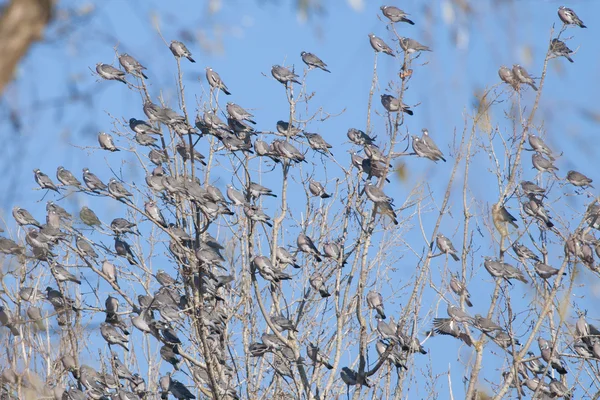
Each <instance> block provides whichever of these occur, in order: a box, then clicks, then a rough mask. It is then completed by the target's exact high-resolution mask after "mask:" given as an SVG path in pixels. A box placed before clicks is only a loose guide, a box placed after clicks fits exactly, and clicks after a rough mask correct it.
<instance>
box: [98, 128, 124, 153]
mask: <svg viewBox="0 0 600 400" xmlns="http://www.w3.org/2000/svg"><path fill="white" fill-rule="evenodd" d="M98 143H99V144H100V147H101V148H102V149H104V150H108V151H112V152H115V151H119V149H117V146H115V142H114V140H113V137H112V136H110V135H109V134H108V133H106V132H100V133H98Z"/></svg>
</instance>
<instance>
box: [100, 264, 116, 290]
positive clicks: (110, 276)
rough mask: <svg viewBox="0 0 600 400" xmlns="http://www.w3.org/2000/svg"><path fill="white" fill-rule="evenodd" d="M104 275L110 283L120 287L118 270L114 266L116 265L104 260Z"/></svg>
mask: <svg viewBox="0 0 600 400" xmlns="http://www.w3.org/2000/svg"><path fill="white" fill-rule="evenodd" d="M102 273H103V274H104V275H106V278H107V280H108V281H109V282H112V283H114V284H115V285H117V286H119V282H118V281H117V268H116V267H115V266H114V264H112V263H111V262H109V261H108V260H104V261H103V262H102Z"/></svg>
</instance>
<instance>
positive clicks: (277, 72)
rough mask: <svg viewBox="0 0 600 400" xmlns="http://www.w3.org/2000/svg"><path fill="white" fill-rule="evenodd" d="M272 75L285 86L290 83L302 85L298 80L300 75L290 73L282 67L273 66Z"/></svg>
mask: <svg viewBox="0 0 600 400" xmlns="http://www.w3.org/2000/svg"><path fill="white" fill-rule="evenodd" d="M271 75H273V78H275V79H276V80H278V81H279V82H281V83H283V84H284V85H287V84H288V83H289V82H294V83H297V84H299V85H301V84H302V83H301V82H300V81H298V80H297V79H296V78H299V76H298V75H296V74H295V73H294V72H292V71H290V70H289V69H288V68H286V67H282V66H280V65H273V67H272V68H271Z"/></svg>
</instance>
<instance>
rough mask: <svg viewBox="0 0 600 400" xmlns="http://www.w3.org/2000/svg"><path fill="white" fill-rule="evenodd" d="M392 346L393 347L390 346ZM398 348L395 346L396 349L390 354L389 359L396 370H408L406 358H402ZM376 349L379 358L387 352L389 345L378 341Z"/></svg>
mask: <svg viewBox="0 0 600 400" xmlns="http://www.w3.org/2000/svg"><path fill="white" fill-rule="evenodd" d="M389 346H391V345H389ZM397 347H398V346H394V348H393V349H392V351H391V352H390V353H389V354H388V356H387V359H388V360H389V361H390V362H391V363H392V364H394V366H395V367H396V368H404V369H405V370H408V367H407V366H406V358H404V357H403V356H402V353H400V351H398V349H397ZM375 349H376V350H377V354H379V357H381V356H382V355H383V354H384V353H385V351H386V350H387V349H388V344H386V343H385V342H383V341H381V340H378V341H377V343H376V344H375Z"/></svg>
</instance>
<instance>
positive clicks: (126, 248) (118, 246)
mask: <svg viewBox="0 0 600 400" xmlns="http://www.w3.org/2000/svg"><path fill="white" fill-rule="evenodd" d="M115 252H116V253H117V255H119V256H121V257H125V258H126V259H127V261H129V264H130V265H138V262H137V260H136V258H135V254H134V253H133V250H132V249H131V246H130V245H129V243H127V242H126V241H124V240H121V239H119V238H118V237H115Z"/></svg>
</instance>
